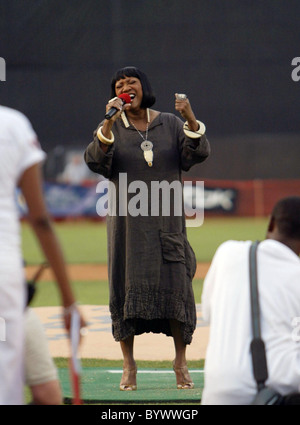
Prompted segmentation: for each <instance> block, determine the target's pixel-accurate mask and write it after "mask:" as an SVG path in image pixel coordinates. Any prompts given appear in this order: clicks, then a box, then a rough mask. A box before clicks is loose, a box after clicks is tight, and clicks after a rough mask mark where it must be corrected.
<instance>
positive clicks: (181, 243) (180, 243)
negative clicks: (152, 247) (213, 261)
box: [160, 231, 185, 264]
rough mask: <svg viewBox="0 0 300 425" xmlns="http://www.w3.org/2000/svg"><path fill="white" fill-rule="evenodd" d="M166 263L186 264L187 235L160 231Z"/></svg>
mask: <svg viewBox="0 0 300 425" xmlns="http://www.w3.org/2000/svg"><path fill="white" fill-rule="evenodd" d="M160 241H161V248H162V257H163V261H164V263H174V262H177V263H184V264H185V237H184V235H183V234H182V233H170V232H162V231H161V232H160Z"/></svg>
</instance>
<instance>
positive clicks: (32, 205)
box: [19, 164, 84, 330]
mask: <svg viewBox="0 0 300 425" xmlns="http://www.w3.org/2000/svg"><path fill="white" fill-rule="evenodd" d="M19 186H20V188H21V190H22V193H23V196H24V198H25V200H26V203H27V207H28V211H29V212H28V218H29V221H30V224H31V226H32V229H33V231H34V233H35V235H36V236H37V238H38V241H39V244H40V246H41V248H42V250H43V252H44V254H45V257H46V258H47V260H48V262H49V264H50V266H51V268H52V270H53V272H54V275H55V279H56V281H57V285H58V289H59V291H60V295H61V302H62V305H63V306H64V307H65V308H66V309H67V308H68V307H70V306H73V305H74V303H75V301H76V300H75V296H74V294H73V290H72V288H71V284H70V280H69V277H68V274H67V270H66V266H65V262H64V257H63V253H62V250H61V247H60V243H59V241H58V239H57V237H56V234H55V231H54V229H53V226H52V222H51V219H50V217H49V215H48V212H47V208H46V205H45V201H44V196H43V191H42V176H41V170H40V165H39V164H36V165H33V166H32V167H30V168H28V169H27V170H26V171H25V172H24V173H23V175H22V177H21V179H20V182H19ZM74 308H77V307H74ZM70 318H71V315H70V312H67V310H66V314H64V319H65V326H66V329H67V330H70ZM81 326H84V320H83V318H82V317H81Z"/></svg>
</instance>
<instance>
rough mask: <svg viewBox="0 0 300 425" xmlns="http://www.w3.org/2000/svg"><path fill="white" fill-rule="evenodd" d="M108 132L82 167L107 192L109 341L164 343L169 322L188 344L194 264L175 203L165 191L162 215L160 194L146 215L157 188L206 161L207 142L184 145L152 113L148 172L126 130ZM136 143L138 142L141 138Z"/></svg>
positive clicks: (169, 120) (165, 118)
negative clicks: (110, 196) (109, 139)
mask: <svg viewBox="0 0 300 425" xmlns="http://www.w3.org/2000/svg"><path fill="white" fill-rule="evenodd" d="M112 131H113V133H114V137H115V142H114V144H113V145H111V146H110V147H109V150H108V151H107V152H106V153H104V151H103V150H102V148H101V147H100V143H99V140H98V138H97V135H96V131H95V132H94V140H93V142H92V143H90V144H89V146H88V147H87V149H86V152H85V161H86V163H87V165H88V167H89V168H90V169H91V170H92V171H94V172H96V173H99V174H101V175H103V176H104V177H106V178H108V179H109V180H110V182H112V183H113V184H114V186H115V194H116V204H115V207H116V215H111V216H107V236H108V275H109V287H110V312H111V318H112V332H113V336H114V338H115V340H116V341H120V340H124V339H126V338H127V337H128V336H130V335H133V334H134V335H139V334H142V333H144V332H154V333H164V334H166V335H168V336H171V330H170V325H169V319H176V320H178V321H179V322H180V323H181V332H182V335H183V340H184V342H185V343H186V344H190V342H191V341H192V335H193V332H194V330H195V327H196V309H195V300H194V293H193V288H192V279H193V276H194V274H195V271H196V258H195V254H194V252H193V250H192V248H191V246H190V244H189V242H188V240H187V237H186V226H185V216H184V213H183V203H182V202H181V201H180V200H179V201H178V197H176V196H177V195H175V191H172V190H170V191H169V193H170V205H169V206H170V208H169V211H167V210H163V208H162V205H163V204H162V197H163V195H162V191H160V194H161V198H160V201H159V207H157V205H156V206H155V208H154V207H153V204H154V203H155V202H156V204H157V198H155V199H156V201H155V200H154V198H153V193H154V187H157V186H155V185H157V184H159V183H160V182H162V181H165V182H168V183H169V184H170V185H172V184H173V185H175V186H176V184H179V185H181V170H184V171H187V170H188V169H189V168H190V167H191V166H192V165H194V164H196V163H200V162H202V161H204V160H205V159H206V158H207V156H208V155H209V153H210V146H209V143H208V140H207V139H206V137H205V135H203V136H202V137H201V138H198V139H190V138H188V137H186V136H185V134H184V132H183V122H182V121H181V120H180V119H179V118H178V117H176V116H175V115H173V114H169V113H160V114H159V115H158V116H157V117H156V118H155V119H154V120H153V121H152V123H151V124H150V126H149V133H148V140H150V141H151V142H152V143H153V153H154V159H153V165H152V167H149V166H148V164H147V162H146V161H145V159H144V156H143V155H144V154H143V151H142V149H141V147H140V145H141V142H143V140H142V137H141V135H140V134H139V133H138V132H137V131H136V129H135V128H134V127H132V126H131V125H130V126H129V127H126V126H125V125H124V122H123V121H122V119H121V118H119V119H118V120H116V122H115V123H114V126H113V130H112ZM142 135H143V137H144V138H145V132H142ZM174 182H177V183H174ZM170 187H171V186H170ZM172 187H173V186H172ZM137 188H139V189H137ZM134 189H135V190H134ZM181 189H182V188H181ZM126 192H127V193H126ZM131 192H132V193H131ZM141 192H143V193H141ZM155 193H157V192H155ZM145 194H146V199H147V196H148V205H146V207H145ZM177 194H178V193H177ZM142 195H143V196H142ZM126 198H127V199H126ZM139 199H142V201H141V202H143V205H141V202H138V200H139ZM174 200H175V202H177V204H176V205H174ZM164 202H165V199H164ZM178 202H181V204H180V208H179V209H180V214H178ZM130 203H131V204H130ZM125 204H126V205H125ZM146 204H147V202H146ZM130 206H131V207H133V212H132V211H131V210H132V208H131V210H130ZM174 206H176V207H177V210H176V208H175V209H174ZM124 208H125V209H126V208H127V213H126V211H125V210H124ZM158 210H159V213H158V215H157V211H158Z"/></svg>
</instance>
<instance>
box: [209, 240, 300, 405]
mask: <svg viewBox="0 0 300 425" xmlns="http://www.w3.org/2000/svg"><path fill="white" fill-rule="evenodd" d="M250 245H251V241H243V242H238V241H228V242H225V243H223V244H222V245H221V246H220V247H219V248H218V250H217V252H216V254H215V256H214V258H213V261H212V264H211V267H210V269H209V271H208V273H207V276H206V278H205V281H204V287H203V294H202V310H203V318H204V320H205V321H207V322H209V323H210V336H209V342H208V347H207V353H206V360H205V386H204V391H203V396H202V404H219V405H220V404H250V403H251V402H252V400H253V398H254V396H255V393H256V382H255V380H254V377H253V373H252V358H251V354H250V349H249V347H250V342H251V339H252V327H251V313H250V290H249V286H250V283H249V263H248V262H249V248H250ZM258 287H259V302H260V310H261V332H262V338H263V340H264V342H265V346H266V353H267V363H268V372H269V378H268V380H267V382H266V384H267V385H270V386H272V387H273V388H275V389H276V390H278V391H279V392H281V393H282V394H287V393H289V392H295V391H299V390H300V332H299V323H300V259H299V257H298V256H297V255H296V254H295V253H294V252H293V251H292V250H291V249H290V248H288V247H287V246H286V245H284V244H282V243H280V242H277V241H274V240H270V239H268V240H265V241H263V242H261V243H260V245H259V247H258ZM296 325H297V326H298V330H297V328H296Z"/></svg>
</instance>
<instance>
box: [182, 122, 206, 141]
mask: <svg viewBox="0 0 300 425" xmlns="http://www.w3.org/2000/svg"><path fill="white" fill-rule="evenodd" d="M197 123H198V124H199V129H198V130H197V131H192V130H190V129H189V126H188V123H187V121H186V122H185V123H184V125H183V131H184V133H185V135H186V136H187V137H190V138H191V139H199V137H201V136H203V134H205V131H206V127H205V124H203V122H201V121H198V120H197Z"/></svg>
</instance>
